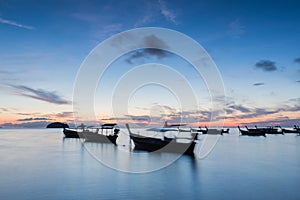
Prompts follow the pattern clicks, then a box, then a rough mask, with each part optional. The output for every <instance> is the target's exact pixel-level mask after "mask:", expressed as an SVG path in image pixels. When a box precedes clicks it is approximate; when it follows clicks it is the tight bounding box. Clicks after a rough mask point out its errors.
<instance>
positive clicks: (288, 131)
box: [282, 125, 300, 135]
mask: <svg viewBox="0 0 300 200" xmlns="http://www.w3.org/2000/svg"><path fill="white" fill-rule="evenodd" d="M282 131H283V132H284V133H296V134H298V135H299V134H300V128H299V126H296V125H294V128H293V129H286V128H283V129H282Z"/></svg>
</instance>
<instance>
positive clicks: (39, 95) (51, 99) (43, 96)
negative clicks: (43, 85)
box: [10, 85, 71, 105]
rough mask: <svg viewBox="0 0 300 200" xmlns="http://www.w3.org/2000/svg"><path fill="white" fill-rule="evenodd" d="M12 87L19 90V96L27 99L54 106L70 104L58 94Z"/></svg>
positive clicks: (20, 86) (19, 86)
mask: <svg viewBox="0 0 300 200" xmlns="http://www.w3.org/2000/svg"><path fill="white" fill-rule="evenodd" d="M10 86H11V87H13V88H15V89H17V91H18V94H19V95H21V96H25V97H30V98H33V99H37V100H41V101H45V102H48V103H53V104H59V105H61V104H70V103H71V102H70V101H67V100H65V99H63V98H62V97H60V96H59V95H57V94H56V92H51V91H46V90H42V89H33V88H30V87H27V86H24V85H10Z"/></svg>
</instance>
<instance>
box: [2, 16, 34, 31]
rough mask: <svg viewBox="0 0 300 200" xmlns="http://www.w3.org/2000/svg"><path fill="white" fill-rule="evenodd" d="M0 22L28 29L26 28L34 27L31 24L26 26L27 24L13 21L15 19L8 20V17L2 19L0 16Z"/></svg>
mask: <svg viewBox="0 0 300 200" xmlns="http://www.w3.org/2000/svg"><path fill="white" fill-rule="evenodd" d="M0 23H1V24H8V25H11V26H16V27H19V28H24V29H28V30H33V29H35V27H33V26H27V25H23V24H19V23H17V22H15V21H12V20H8V19H3V18H1V17H0Z"/></svg>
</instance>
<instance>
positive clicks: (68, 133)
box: [63, 127, 80, 138]
mask: <svg viewBox="0 0 300 200" xmlns="http://www.w3.org/2000/svg"><path fill="white" fill-rule="evenodd" d="M63 132H64V134H65V137H66V138H80V137H79V135H78V131H77V130H73V129H69V128H65V127H64V130H63Z"/></svg>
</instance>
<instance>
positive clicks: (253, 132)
mask: <svg viewBox="0 0 300 200" xmlns="http://www.w3.org/2000/svg"><path fill="white" fill-rule="evenodd" d="M238 129H239V131H240V133H241V135H248V136H264V137H266V133H265V132H263V131H262V130H259V129H247V130H243V129H241V128H240V126H238Z"/></svg>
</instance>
